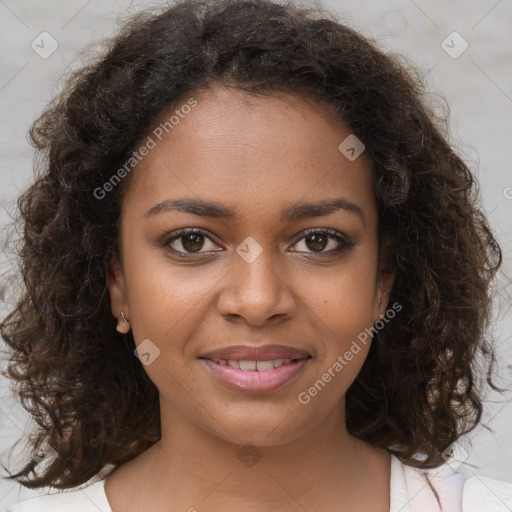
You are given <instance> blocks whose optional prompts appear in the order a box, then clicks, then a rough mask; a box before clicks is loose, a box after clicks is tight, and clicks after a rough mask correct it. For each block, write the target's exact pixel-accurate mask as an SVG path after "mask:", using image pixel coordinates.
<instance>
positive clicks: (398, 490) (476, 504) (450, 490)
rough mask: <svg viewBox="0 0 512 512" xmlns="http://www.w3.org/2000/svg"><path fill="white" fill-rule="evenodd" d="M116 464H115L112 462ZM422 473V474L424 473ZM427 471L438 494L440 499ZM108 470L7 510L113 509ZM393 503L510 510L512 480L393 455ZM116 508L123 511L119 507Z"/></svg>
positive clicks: (397, 509) (433, 511)
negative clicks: (415, 464)
mask: <svg viewBox="0 0 512 512" xmlns="http://www.w3.org/2000/svg"><path fill="white" fill-rule="evenodd" d="M109 466H110V467H111V468H113V465H109ZM422 473H423V474H422ZM424 474H427V475H428V477H429V479H430V481H431V483H432V485H433V486H434V487H435V489H436V491H437V494H438V495H439V498H440V501H441V504H442V506H443V508H442V509H441V508H440V507H439V505H438V503H437V500H436V498H435V495H434V493H433V492H432V490H431V489H430V487H429V485H428V483H427V481H426V479H425V476H424ZM105 477H106V475H105V471H104V470H103V471H101V472H100V473H98V474H97V475H96V476H94V477H93V478H91V479H90V480H89V481H88V482H86V483H85V484H83V485H82V486H80V487H77V488H74V489H73V490H68V491H59V492H57V493H53V494H46V495H42V496H36V497H33V498H29V499H26V500H23V501H21V502H19V503H18V504H16V505H13V506H12V507H11V508H9V509H8V510H6V511H4V512H113V511H112V509H111V508H110V505H109V502H108V500H107V495H106V494H105V488H104V487H105ZM390 496H391V503H390V509H389V512H438V511H439V512H441V510H442V512H510V511H511V510H512V483H508V482H502V481H499V480H494V479H492V478H487V477H482V476H478V475H476V474H474V473H473V476H468V475H465V474H464V473H463V472H461V471H454V470H453V469H452V468H451V467H450V466H448V465H447V464H444V465H443V466H441V467H440V468H435V469H429V470H426V471H421V470H418V469H416V468H412V467H410V466H406V465H404V464H402V463H401V462H400V460H399V459H398V458H397V457H395V456H394V455H391V479H390ZM116 512H120V511H117V510H116Z"/></svg>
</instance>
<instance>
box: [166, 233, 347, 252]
mask: <svg viewBox="0 0 512 512" xmlns="http://www.w3.org/2000/svg"><path fill="white" fill-rule="evenodd" d="M205 240H206V241H208V242H209V243H210V244H211V245H212V247H211V248H210V249H209V248H208V247H207V245H208V244H207V243H206V250H205V251H201V249H205ZM330 240H334V248H332V247H331V248H330V249H329V250H325V249H326V248H327V247H328V246H329V241H330ZM300 243H303V244H304V246H305V247H306V250H305V251H304V252H311V253H313V254H315V253H317V254H322V255H324V254H325V255H327V254H329V255H331V254H336V253H339V252H341V251H343V250H345V249H348V248H350V247H352V246H353V245H354V244H353V243H352V242H351V241H350V240H349V239H348V238H346V237H345V236H344V235H342V234H341V233H338V232H337V231H334V230H332V229H314V230H308V231H306V232H305V233H304V234H303V236H302V237H301V238H300V239H299V241H298V242H296V243H295V245H298V244H300ZM173 245H174V246H173ZM175 245H181V248H182V249H184V250H180V249H178V248H177V247H176V246H175ZM216 245H217V244H216V243H215V242H214V241H213V240H212V239H211V238H210V237H209V236H208V235H207V234H206V233H204V232H203V231H201V230H197V229H193V228H191V229H185V230H182V231H179V232H178V233H176V234H175V235H174V236H173V237H171V238H169V239H167V240H166V241H165V242H164V243H163V246H164V247H169V248H170V249H171V251H172V252H174V253H177V254H178V255H180V256H184V257H186V255H191V254H194V253H200V252H208V251H211V250H213V249H214V248H215V246H216ZM331 245H332V244H331ZM308 249H309V251H308ZM216 252H220V251H216ZM292 252H303V251H300V250H298V251H292Z"/></svg>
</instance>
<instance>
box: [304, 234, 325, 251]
mask: <svg viewBox="0 0 512 512" xmlns="http://www.w3.org/2000/svg"><path fill="white" fill-rule="evenodd" d="M308 240H313V246H311V244H309V243H308V247H309V248H310V249H313V250H317V249H318V250H319V251H322V250H323V249H325V242H326V240H327V237H326V236H325V235H322V234H319V233H313V234H312V235H309V236H308ZM319 240H320V241H319ZM306 243H307V242H306Z"/></svg>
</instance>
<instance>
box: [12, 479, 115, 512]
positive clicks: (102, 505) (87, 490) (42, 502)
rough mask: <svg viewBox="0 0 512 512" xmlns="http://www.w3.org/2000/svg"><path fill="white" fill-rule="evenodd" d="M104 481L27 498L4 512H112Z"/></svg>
mask: <svg viewBox="0 0 512 512" xmlns="http://www.w3.org/2000/svg"><path fill="white" fill-rule="evenodd" d="M104 483H105V482H104V480H99V481H96V482H95V483H92V484H90V485H87V486H86V487H81V488H79V489H75V490H71V491H60V492H57V493H53V494H44V495H41V496H36V497H34V498H29V499H26V500H23V501H20V502H19V503H17V504H15V505H12V506H11V507H10V508H9V509H7V510H6V511H5V512H98V510H101V511H102V512H112V510H111V508H110V506H109V504H108V501H107V498H106V495H105V491H104Z"/></svg>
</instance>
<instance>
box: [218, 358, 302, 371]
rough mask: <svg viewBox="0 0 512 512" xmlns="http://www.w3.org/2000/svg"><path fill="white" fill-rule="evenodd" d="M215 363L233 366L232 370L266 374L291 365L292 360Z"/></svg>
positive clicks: (221, 360) (223, 360)
mask: <svg viewBox="0 0 512 512" xmlns="http://www.w3.org/2000/svg"><path fill="white" fill-rule="evenodd" d="M215 362H216V363H218V364H220V365H222V366H231V368H236V369H239V370H244V371H259V372H264V371H269V370H273V369H274V368H279V367H280V366H283V364H290V363H291V362H292V359H270V360H268V361H244V360H241V361H234V360H233V359H229V360H226V359H220V360H219V361H215Z"/></svg>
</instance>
